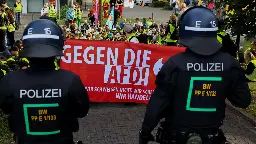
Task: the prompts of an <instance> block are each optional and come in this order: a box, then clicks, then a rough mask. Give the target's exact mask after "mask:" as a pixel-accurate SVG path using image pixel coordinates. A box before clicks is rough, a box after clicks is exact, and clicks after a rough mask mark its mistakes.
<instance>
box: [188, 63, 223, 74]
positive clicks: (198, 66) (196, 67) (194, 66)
mask: <svg viewBox="0 0 256 144" xmlns="http://www.w3.org/2000/svg"><path fill="white" fill-rule="evenodd" d="M223 67H224V64H223V63H187V70H188V71H201V72H204V71H212V72H215V71H223V69H224V68H223Z"/></svg>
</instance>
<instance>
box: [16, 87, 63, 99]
mask: <svg viewBox="0 0 256 144" xmlns="http://www.w3.org/2000/svg"><path fill="white" fill-rule="evenodd" d="M61 93H62V91H61V89H42V90H33V89H30V90H20V98H24V97H28V98H31V99H32V98H39V99H40V98H58V97H61Z"/></svg>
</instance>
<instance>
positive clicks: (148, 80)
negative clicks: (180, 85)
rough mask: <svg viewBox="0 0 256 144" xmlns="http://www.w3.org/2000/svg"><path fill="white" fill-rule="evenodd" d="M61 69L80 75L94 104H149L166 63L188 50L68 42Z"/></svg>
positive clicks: (140, 45)
mask: <svg viewBox="0 0 256 144" xmlns="http://www.w3.org/2000/svg"><path fill="white" fill-rule="evenodd" d="M64 49H65V50H64V56H63V57H61V65H60V66H61V68H62V69H66V70H69V71H72V72H74V73H76V74H78V75H79V76H80V77H81V79H82V81H83V83H84V85H85V88H86V89H87V90H88V93H89V97H90V100H91V101H92V102H137V103H147V102H148V100H149V98H150V95H151V93H152V92H153V90H154V89H155V83H154V82H155V77H156V74H157V73H158V71H159V70H160V68H161V67H162V65H163V63H164V62H165V61H166V60H167V59H168V58H169V57H170V56H173V55H175V54H177V53H180V52H183V51H184V50H185V49H184V48H181V47H167V46H158V45H146V44H134V43H126V42H110V41H87V40H67V41H66V45H65V47H64Z"/></svg>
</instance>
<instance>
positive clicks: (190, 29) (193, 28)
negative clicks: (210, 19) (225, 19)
mask: <svg viewBox="0 0 256 144" xmlns="http://www.w3.org/2000/svg"><path fill="white" fill-rule="evenodd" d="M185 30H188V31H217V30H218V27H214V28H200V27H189V26H185Z"/></svg>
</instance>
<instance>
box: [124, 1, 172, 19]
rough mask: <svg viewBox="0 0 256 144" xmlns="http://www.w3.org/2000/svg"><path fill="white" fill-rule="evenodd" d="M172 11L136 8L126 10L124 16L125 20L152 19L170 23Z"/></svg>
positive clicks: (146, 7) (145, 7)
mask: <svg viewBox="0 0 256 144" xmlns="http://www.w3.org/2000/svg"><path fill="white" fill-rule="evenodd" d="M171 14H172V11H168V10H162V8H152V7H148V6H144V7H141V6H137V5H135V7H134V8H132V9H131V8H124V9H123V16H124V17H125V18H148V17H152V15H153V19H154V20H155V21H156V22H159V23H166V22H168V20H169V18H170V15H171Z"/></svg>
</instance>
